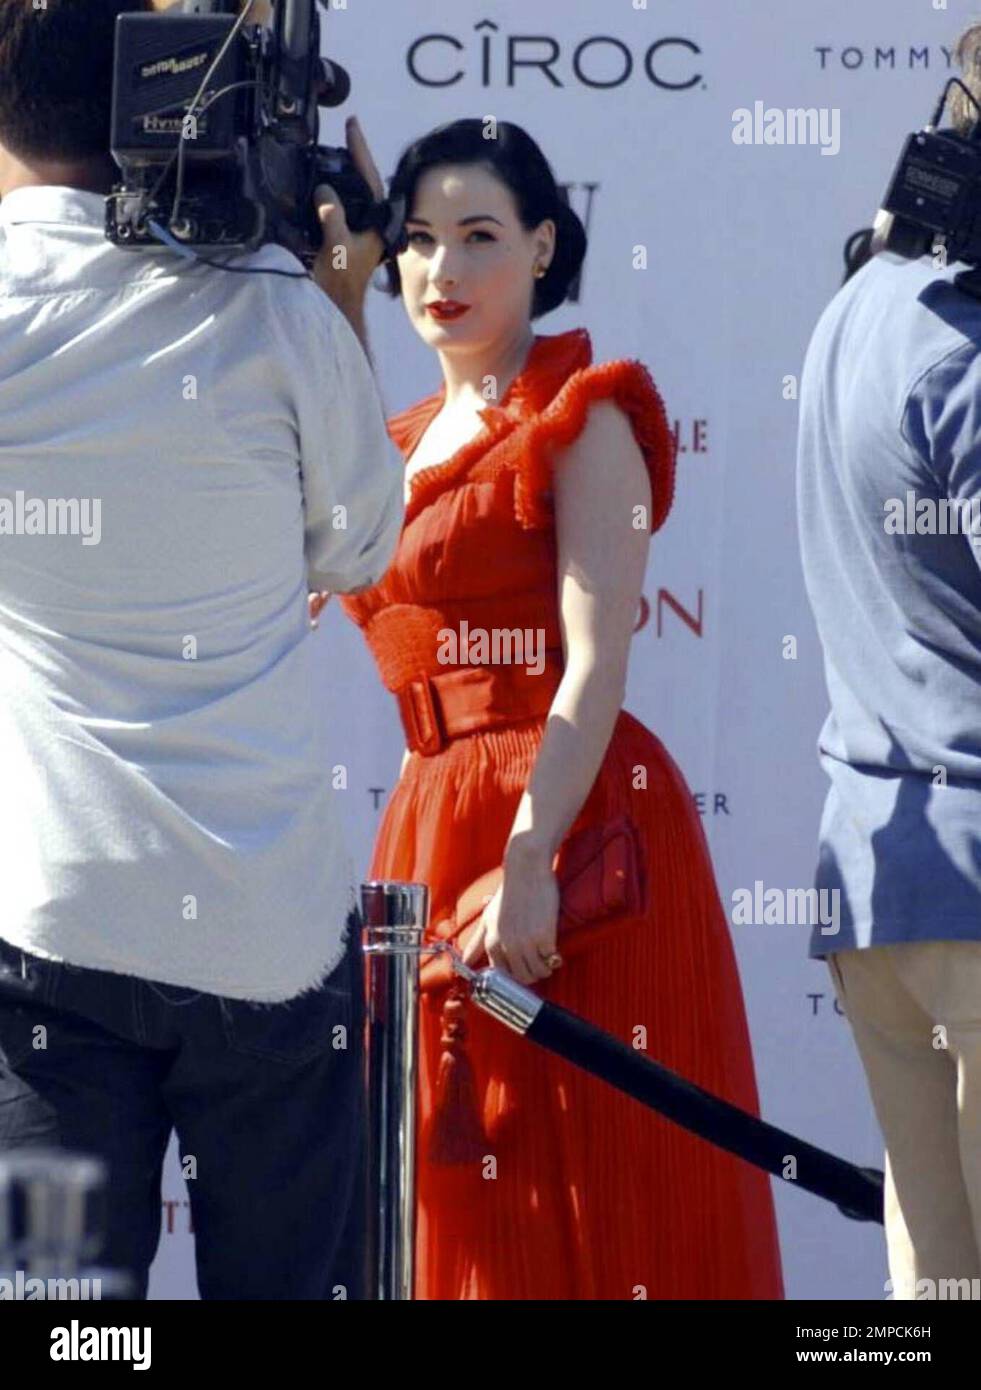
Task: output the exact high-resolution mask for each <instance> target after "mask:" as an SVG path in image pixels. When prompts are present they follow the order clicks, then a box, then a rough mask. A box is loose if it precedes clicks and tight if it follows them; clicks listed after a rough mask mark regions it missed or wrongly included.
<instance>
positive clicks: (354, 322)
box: [334, 300, 375, 371]
mask: <svg viewBox="0 0 981 1390" xmlns="http://www.w3.org/2000/svg"><path fill="white" fill-rule="evenodd" d="M334 302H335V303H336V304H337V307H338V309H340V311H341V313H342V314H343V315H344V317H345V318H346V319H347V321H348V323H349V324H350V325H351V327H352V328H353V329H354V331H355V333H356V334H357V338H358V342H359V343H360V344H361V346H362V347H363V348H364V355H365V357H367V359H368V361H369V362H370V363H371V369H372V371H374V369H375V364H374V362H372V360H371V348H370V347H369V346H368V325H367V323H366V321H365V316H364V302H363V301H362V300H357V301H352V302H350V303H346V302H343V303H338V301H336V300H335V301H334Z"/></svg>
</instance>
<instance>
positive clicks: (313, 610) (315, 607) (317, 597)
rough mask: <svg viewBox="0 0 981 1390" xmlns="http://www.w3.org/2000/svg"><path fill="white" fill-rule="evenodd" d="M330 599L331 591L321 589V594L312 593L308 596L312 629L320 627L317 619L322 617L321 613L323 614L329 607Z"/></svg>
mask: <svg viewBox="0 0 981 1390" xmlns="http://www.w3.org/2000/svg"><path fill="white" fill-rule="evenodd" d="M329 598H330V590H329V589H321V590H319V592H318V591H311V593H310V594H309V595H308V597H307V602H308V603H309V605H310V626H311V627H319V623H318V622H317V619H318V618H319V617H320V615H321V613H322V612H323V611H324V609H325V608H326V607H327V601H328V599H329Z"/></svg>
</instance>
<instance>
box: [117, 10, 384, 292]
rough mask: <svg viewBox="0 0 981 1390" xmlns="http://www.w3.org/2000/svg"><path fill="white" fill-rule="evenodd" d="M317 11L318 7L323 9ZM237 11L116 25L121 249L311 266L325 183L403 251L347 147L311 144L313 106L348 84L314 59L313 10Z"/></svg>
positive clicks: (353, 220) (176, 14) (355, 226)
mask: <svg viewBox="0 0 981 1390" xmlns="http://www.w3.org/2000/svg"><path fill="white" fill-rule="evenodd" d="M321 3H324V0H321ZM249 8H250V7H249V6H244V7H243V9H242V12H241V13H239V6H238V3H237V0H184V2H183V5H182V6H181V8H180V9H179V10H177V9H175V10H172V11H169V12H165V13H163V14H145V13H134V14H121V15H119V16H118V18H117V21H116V44H115V54H114V71H113V93H112V138H111V149H112V155H113V158H114V159H115V161H116V163H117V164H118V165H119V168H120V171H121V179H120V181H119V182H118V183H116V184H114V185H113V189H112V192H111V193H110V194H109V196H108V198H107V200H106V236H107V237H108V238H109V240H110V241H112V242H114V243H115V244H116V245H117V246H122V247H130V248H133V249H136V250H138V249H146V248H151V247H152V248H153V249H155V250H159V249H160V246H161V243H163V244H164V245H170V246H172V247H174V248H175V249H185V248H186V249H187V250H188V251H189V252H190V253H192V254H195V255H199V256H201V258H202V259H204V258H205V257H204V255H203V254H202V253H216V252H240V251H251V250H255V249H256V248H257V247H259V246H261V245H262V244H263V243H264V242H268V241H272V242H277V243H279V244H280V245H282V246H285V247H286V248H287V249H288V250H289V251H292V252H293V254H294V255H295V256H296V257H297V258H298V259H299V260H300V261H302V262H303V263H304V265H306V266H308V267H309V266H310V264H311V263H312V262H313V260H314V258H315V256H316V254H317V251H318V250H319V248H320V245H321V242H322V233H321V226H320V222H319V220H318V218H317V214H316V209H315V207H314V189H315V188H316V187H317V185H318V184H320V183H329V184H330V185H331V187H332V188H334V189H335V190H336V192H337V194H338V198H339V200H340V202H341V203H342V204H343V207H344V213H345V216H346V218H347V224H348V226H349V227H350V228H351V230H352V231H355V232H360V231H366V230H368V229H369V228H374V229H375V230H376V231H377V232H378V233H379V235H380V237H381V239H382V241H383V243H384V246H385V251H384V255H386V256H390V255H394V254H397V253H398V252H399V251H401V250H403V249H404V247H405V242H406V239H405V230H404V226H403V219H404V202H403V200H399V205H398V206H396V205H394V204H393V203H392V202H391V201H390V200H388V199H382V200H379V201H376V199H375V197H374V194H373V193H372V191H371V189H370V188H369V187H368V184H367V182H366V181H365V179H364V178H363V177H362V175H361V174H360V173H359V171H358V170H357V168H356V167H355V165H354V161H353V160H352V158H351V155H350V153H349V152H348V150H347V149H346V148H344V147H332V146H327V145H318V143H317V137H318V133H319V112H320V107H321V106H338V105H340V104H341V102H343V101H345V100H346V99H347V96H348V93H349V92H350V86H351V84H350V79H349V78H348V75H347V73H346V72H345V71H344V69H343V68H341V67H339V66H338V65H337V64H336V63H331V62H328V61H327V60H325V59H323V58H322V57H321V56H320V20H319V16H318V14H317V11H316V0H273V11H272V14H273V19H272V25H271V27H269V28H267V27H265V26H264V25H261V24H257V23H249V22H248V20H249V13H248V11H249Z"/></svg>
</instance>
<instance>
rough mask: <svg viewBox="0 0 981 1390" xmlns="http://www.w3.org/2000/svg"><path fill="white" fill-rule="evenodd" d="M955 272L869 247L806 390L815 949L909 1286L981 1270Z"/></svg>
mask: <svg viewBox="0 0 981 1390" xmlns="http://www.w3.org/2000/svg"><path fill="white" fill-rule="evenodd" d="M965 37H966V36H965ZM963 43H964V40H962V46H963ZM964 268H965V267H964V266H963V265H960V264H957V265H954V264H952V265H950V266H947V267H941V268H938V267H937V266H936V265H935V264H934V262H933V260H932V259H931V258H930V257H927V256H924V257H922V258H921V259H920V260H919V261H914V262H910V261H899V260H898V259H897V258H895V257H892V256H881V255H880V256H877V257H875V258H873V259H872V260H871V261H869V262H868V264H866V265H865V266H863V268H862V269H861V270H860V271H859V272H858V273H857V274H856V275H855V276H853V277H852V278H851V279H850V280H849V281H848V283H847V284H846V285H845V286H844V287H843V288H842V289H841V290H839V292H838V294H837V295H836V296H835V298H834V299H833V300H832V302H831V303H830V304H829V306H828V307H827V309H826V310H825V312H824V313H823V315H822V316H821V319H820V321H819V322H818V325H817V328H816V330H815V332H814V336H813V338H812V340H811V343H810V346H809V348H808V352H807V356H806V360H805V364H804V372H803V379H802V385H801V400H800V439H799V449H798V479H797V481H798V512H799V522H800V537H801V551H802V560H803V567H804V575H805V580H806V584H807V592H808V595H809V598H810V601H811V605H812V608H813V610H814V616H815V620H816V622H817V627H818V632H819V635H820V638H821V642H822V644H823V647H824V656H825V671H826V677H827V684H828V692H829V695H830V698H831V712H830V714H829V715H828V718H827V720H826V722H825V724H824V727H823V728H822V730H821V734H820V739H819V749H820V758H821V762H822V765H823V767H824V770H825V771H826V773H827V774H828V777H829V779H830V783H831V786H830V791H829V793H828V798H827V801H826V804H825V808H824V815H823V818H822V821H821V829H820V853H819V866H818V871H817V886H818V887H819V888H821V889H837V890H838V891H839V893H840V926H841V929H840V932H839V933H838V935H836V937H835V938H834V941H833V943H832V942H831V941H830V940H829V938H828V937H827V936H823V935H822V934H821V933H820V931H819V930H816V931H815V933H814V936H813V939H812V942H811V954H812V956H815V957H822V956H824V955H825V954H827V957H828V962H829V966H830V968H831V971H832V975H833V977H834V981H835V988H836V991H837V994H838V998H839V1000H840V1002H841V1005H842V1008H843V1009H844V1011H845V1013H846V1014H847V1016H848V1018H849V1020H850V1023H851V1026H852V1029H853V1031H854V1035H855V1041H856V1044H857V1046H858V1048H859V1051H860V1053H861V1057H862V1061H863V1064H864V1066H865V1070H866V1074H867V1076H868V1081H869V1088H870V1091H871V1095H872V1100H873V1103H874V1105H875V1110H876V1114H877V1116H878V1119H879V1122H880V1125H881V1127H882V1131H883V1134H884V1136H885V1141H886V1150H887V1153H886V1238H887V1244H888V1250H889V1268H890V1275H891V1278H892V1283H893V1288H894V1293H895V1296H896V1297H898V1298H913V1297H915V1296H916V1295H917V1293H918V1292H919V1293H920V1295H921V1296H923V1295H924V1293H927V1294H928V1292H929V1288H930V1285H929V1284H926V1283H923V1282H921V1281H927V1280H930V1281H937V1282H939V1281H940V1280H950V1279H958V1280H961V1279H977V1278H979V1277H981V523H979V505H981V301H979V300H977V299H975V298H973V297H972V296H971V295H969V294H968V293H966V292H964V291H963V290H962V289H960V288H958V287H956V286H955V284H954V278H955V276H956V275H957V274H958V273H959V272H960V271H962V270H964ZM832 945H833V948H834V949H833V951H829V948H830V947H831V946H832ZM973 1287H974V1288H975V1289H976V1288H977V1285H974V1286H973ZM975 1296H976V1295H975Z"/></svg>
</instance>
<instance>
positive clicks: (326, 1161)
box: [0, 910, 367, 1299]
mask: <svg viewBox="0 0 981 1390" xmlns="http://www.w3.org/2000/svg"><path fill="white" fill-rule="evenodd" d="M348 928H349V938H350V939H349V943H348V949H347V950H346V952H345V954H344V957H343V959H342V960H341V963H340V964H339V965H338V966H337V967H336V969H335V970H334V971H333V972H332V973H331V974H330V975H329V976H328V977H327V978H326V980H324V981H323V983H322V984H321V985H320V986H319V987H318V988H317V989H315V990H312V991H310V992H308V993H305V994H301V995H298V996H296V998H294V999H290V1000H287V1001H286V1002H285V1003H282V1004H261V1005H256V1004H251V1003H248V1002H244V1001H242V1000H238V999H227V998H223V997H221V996H219V995H216V994H205V993H197V992H195V991H193V990H189V989H179V988H177V987H175V986H173V985H162V984H157V983H154V982H152V981H149V980H143V979H138V978H135V977H134V976H131V975H118V974H113V973H111V972H108V971H104V970H89V969H87V968H81V967H78V966H71V965H65V964H59V963H57V962H53V961H46V960H42V959H41V958H40V957H38V956H34V955H29V954H27V953H24V952H22V951H21V950H20V949H19V948H17V947H14V946H11V945H9V944H8V943H6V942H4V941H0V1152H3V1151H4V1150H5V1149H11V1148H23V1147H27V1146H44V1147H50V1146H55V1147H62V1148H66V1149H72V1150H76V1151H82V1152H86V1153H94V1154H97V1155H99V1156H100V1157H101V1158H103V1159H104V1160H105V1161H106V1163H107V1165H108V1169H109V1202H108V1221H107V1238H106V1243H105V1246H104V1249H103V1252H102V1255H101V1257H100V1258H99V1263H100V1264H102V1265H105V1266H109V1267H110V1268H116V1269H125V1270H127V1271H129V1272H130V1274H131V1275H132V1276H133V1278H134V1280H135V1284H136V1295H137V1297H139V1298H145V1297H146V1288H147V1277H148V1272H149V1267H150V1263H151V1261H152V1260H153V1257H154V1254H155V1252H156V1249H157V1243H158V1241H159V1238H160V1217H161V1192H160V1181H161V1170H162V1167H163V1160H164V1155H165V1152H166V1149H167V1145H168V1142H169V1139H170V1133H171V1130H172V1129H174V1130H176V1131H177V1136H178V1140H179V1146H180V1154H181V1159H182V1165H183V1166H184V1169H185V1171H188V1172H190V1173H194V1172H195V1170H196V1176H189V1177H188V1178H187V1189H188V1195H189V1198H190V1204H191V1213H192V1217H193V1222H194V1234H195V1259H196V1264H197V1277H198V1289H199V1292H200V1294H201V1297H202V1298H208V1299H213V1298H226V1299H266V1298H272V1299H334V1298H343V1297H347V1298H364V1297H366V1287H367V1286H366V1270H365V1263H364V1262H365V1222H364V1218H365V1190H366V1189H365V1172H364V1166H365V1114H364V1096H363V1089H362V1051H363V1046H364V1013H365V1000H364V985H363V979H364V976H363V967H362V954H361V921H360V916H359V914H358V913H357V911H356V910H355V911H354V912H353V913H352V914H351V917H350V918H349V920H348ZM38 1025H43V1026H44V1029H45V1030H46V1031H45V1032H41V1031H40V1030H39V1029H38ZM39 1041H43V1042H44V1043H45V1044H46V1045H45V1046H41V1047H39V1046H38V1045H37V1044H38V1042H39ZM190 1158H193V1159H194V1160H195V1162H194V1165H193V1166H192V1165H190V1164H189V1162H188V1160H189V1159H190Z"/></svg>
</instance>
